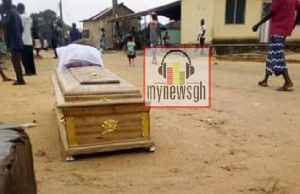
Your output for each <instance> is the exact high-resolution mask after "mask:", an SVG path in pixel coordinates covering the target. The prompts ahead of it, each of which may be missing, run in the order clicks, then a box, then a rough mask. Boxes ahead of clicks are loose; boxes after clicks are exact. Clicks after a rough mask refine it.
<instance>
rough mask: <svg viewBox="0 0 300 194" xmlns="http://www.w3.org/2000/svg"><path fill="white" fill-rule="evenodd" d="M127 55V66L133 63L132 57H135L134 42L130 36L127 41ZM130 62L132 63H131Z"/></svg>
mask: <svg viewBox="0 0 300 194" xmlns="http://www.w3.org/2000/svg"><path fill="white" fill-rule="evenodd" d="M127 57H128V60H129V66H131V64H132V65H133V67H134V66H135V65H134V58H135V57H136V54H135V42H134V40H133V37H132V36H129V37H128V42H127ZM131 62H132V63H131Z"/></svg>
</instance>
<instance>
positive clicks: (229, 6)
mask: <svg viewBox="0 0 300 194" xmlns="http://www.w3.org/2000/svg"><path fill="white" fill-rule="evenodd" d="M234 8H235V0H226V16H225V24H233V23H234V15H235V13H234V12H235V10H234Z"/></svg>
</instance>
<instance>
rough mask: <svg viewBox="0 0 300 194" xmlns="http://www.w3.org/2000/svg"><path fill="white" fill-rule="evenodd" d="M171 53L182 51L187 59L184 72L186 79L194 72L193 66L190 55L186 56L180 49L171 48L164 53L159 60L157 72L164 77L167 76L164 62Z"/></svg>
mask: <svg viewBox="0 0 300 194" xmlns="http://www.w3.org/2000/svg"><path fill="white" fill-rule="evenodd" d="M171 53H182V54H183V55H184V56H186V58H187V59H188V61H189V62H188V63H186V72H185V73H186V79H188V78H189V77H190V76H191V75H193V74H194V73H195V68H194V67H193V66H192V61H191V59H190V57H189V56H188V54H186V53H185V52H183V51H182V50H171V51H169V52H167V53H166V55H165V56H164V58H163V60H162V62H161V66H160V67H159V68H158V73H159V74H160V75H162V76H163V77H164V78H166V77H167V63H165V59H166V58H167V56H168V55H169V54H171Z"/></svg>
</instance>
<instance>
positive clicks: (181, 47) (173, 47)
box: [143, 46, 211, 109]
mask: <svg viewBox="0 0 300 194" xmlns="http://www.w3.org/2000/svg"><path fill="white" fill-rule="evenodd" d="M153 48H161V49H186V48H190V49H208V50H209V62H208V63H209V64H208V66H209V67H208V71H209V75H208V82H209V84H208V85H209V88H208V90H209V92H208V93H209V100H208V106H147V105H146V50H147V49H153ZM143 104H144V108H146V109H149V108H155V109H166V108H168V109H169V108H175V109H179V108H185V109H186V108H193V109H209V108H211V47H209V46H205V47H201V46H156V47H150V46H147V47H144V53H143Z"/></svg>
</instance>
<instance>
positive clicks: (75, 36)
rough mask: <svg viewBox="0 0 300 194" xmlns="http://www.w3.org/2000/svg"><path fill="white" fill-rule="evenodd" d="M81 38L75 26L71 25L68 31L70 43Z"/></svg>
mask: <svg viewBox="0 0 300 194" xmlns="http://www.w3.org/2000/svg"><path fill="white" fill-rule="evenodd" d="M81 38H82V35H81V33H80V32H79V30H78V29H77V27H76V24H75V23H73V24H72V29H71V31H70V42H71V43H72V42H75V41H76V40H79V39H81Z"/></svg>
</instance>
